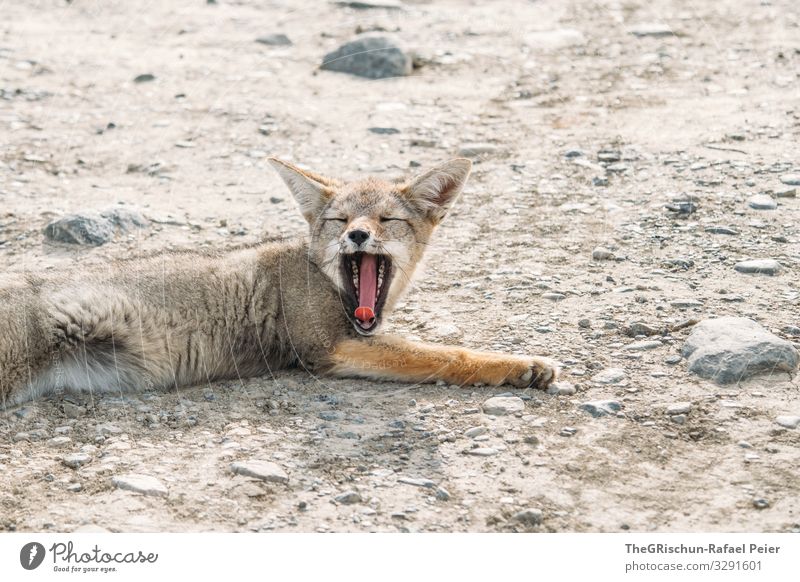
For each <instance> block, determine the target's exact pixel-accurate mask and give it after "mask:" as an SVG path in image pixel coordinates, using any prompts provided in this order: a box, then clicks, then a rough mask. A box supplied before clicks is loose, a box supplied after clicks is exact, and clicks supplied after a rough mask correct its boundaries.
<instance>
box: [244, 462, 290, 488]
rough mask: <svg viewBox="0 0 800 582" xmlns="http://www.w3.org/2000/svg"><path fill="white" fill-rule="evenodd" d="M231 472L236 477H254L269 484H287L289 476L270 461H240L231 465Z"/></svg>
mask: <svg viewBox="0 0 800 582" xmlns="http://www.w3.org/2000/svg"><path fill="white" fill-rule="evenodd" d="M231 471H233V472H234V473H236V474H237V475H244V476H245V477H254V478H255V479H261V480H262V481H267V482H269V483H288V482H289V476H288V475H287V474H286V472H285V471H284V470H283V469H282V468H281V467H280V466H278V465H276V464H275V463H273V462H272V461H240V462H238V463H232V464H231Z"/></svg>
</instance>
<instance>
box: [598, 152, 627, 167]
mask: <svg viewBox="0 0 800 582" xmlns="http://www.w3.org/2000/svg"><path fill="white" fill-rule="evenodd" d="M597 159H598V161H601V162H606V163H611V164H613V163H614V162H618V161H620V160H621V159H622V153H621V152H620V151H619V150H600V151H599V152H597Z"/></svg>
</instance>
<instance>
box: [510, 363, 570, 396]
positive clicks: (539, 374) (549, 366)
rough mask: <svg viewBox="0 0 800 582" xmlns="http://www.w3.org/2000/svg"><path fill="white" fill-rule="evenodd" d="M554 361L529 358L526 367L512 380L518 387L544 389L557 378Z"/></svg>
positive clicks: (557, 371)
mask: <svg viewBox="0 0 800 582" xmlns="http://www.w3.org/2000/svg"><path fill="white" fill-rule="evenodd" d="M558 373H559V369H558V366H557V365H556V363H555V362H554V361H552V360H549V359H547V358H531V359H530V361H529V362H528V365H527V369H526V370H525V371H524V372H523V373H522V374H521V375H520V376H518V377H517V379H516V381H514V382H512V384H514V386H516V387H518V388H536V389H538V390H546V389H547V387H548V386H550V384H552V383H553V382H555V381H556V379H557V378H558Z"/></svg>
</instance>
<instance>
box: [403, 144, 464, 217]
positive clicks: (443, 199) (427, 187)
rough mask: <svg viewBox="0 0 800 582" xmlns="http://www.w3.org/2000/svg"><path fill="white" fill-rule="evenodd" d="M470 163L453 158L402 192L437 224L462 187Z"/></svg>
mask: <svg viewBox="0 0 800 582" xmlns="http://www.w3.org/2000/svg"><path fill="white" fill-rule="evenodd" d="M471 168H472V162H470V161H469V160H468V159H466V158H455V159H453V160H450V161H449V162H445V163H444V164H440V165H438V166H436V167H434V168H432V169H430V170H428V171H427V172H425V173H424V174H422V175H421V176H418V177H416V178H414V179H412V180H411V181H410V182H409V183H408V184H406V185H405V186H404V188H403V192H404V193H405V194H406V196H408V197H409V198H410V199H411V201H412V202H413V203H414V204H416V206H417V207H418V208H419V209H420V210H422V211H424V212H425V213H426V214H427V215H428V217H429V218H430V219H431V220H432V221H433V222H434V223H439V222H440V221H441V220H442V219H443V218H444V216H445V214H447V211H448V210H450V207H451V206H452V204H453V202H455V200H456V198H458V194H459V193H460V192H461V189H462V188H463V187H464V184H465V183H466V181H467V177H468V176H469V172H470V169H471Z"/></svg>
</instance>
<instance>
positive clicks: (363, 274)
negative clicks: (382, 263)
mask: <svg viewBox="0 0 800 582" xmlns="http://www.w3.org/2000/svg"><path fill="white" fill-rule="evenodd" d="M377 299H378V260H377V258H376V257H375V255H368V254H366V253H365V254H363V255H361V265H359V267H358V309H356V313H355V316H356V318H358V319H359V320H360V321H363V322H364V323H367V322H369V321H370V320H372V318H374V317H375V302H376V300H377ZM362 307H366V308H368V309H362Z"/></svg>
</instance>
